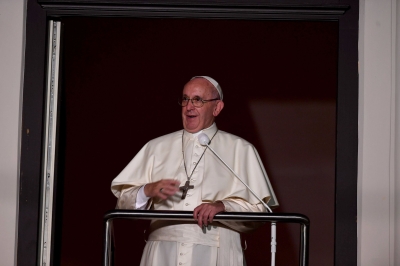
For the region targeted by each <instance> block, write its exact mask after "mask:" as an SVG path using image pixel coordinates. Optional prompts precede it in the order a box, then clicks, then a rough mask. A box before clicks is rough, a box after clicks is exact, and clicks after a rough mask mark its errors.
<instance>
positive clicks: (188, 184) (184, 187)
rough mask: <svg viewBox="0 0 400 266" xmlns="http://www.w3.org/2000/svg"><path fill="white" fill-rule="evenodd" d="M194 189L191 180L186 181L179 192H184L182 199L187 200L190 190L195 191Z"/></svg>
mask: <svg viewBox="0 0 400 266" xmlns="http://www.w3.org/2000/svg"><path fill="white" fill-rule="evenodd" d="M193 188H194V186H193V185H192V186H191V185H190V181H189V180H188V181H186V183H185V185H184V186H181V187H179V190H182V191H183V192H182V199H185V198H186V194H187V192H188V190H189V189H193Z"/></svg>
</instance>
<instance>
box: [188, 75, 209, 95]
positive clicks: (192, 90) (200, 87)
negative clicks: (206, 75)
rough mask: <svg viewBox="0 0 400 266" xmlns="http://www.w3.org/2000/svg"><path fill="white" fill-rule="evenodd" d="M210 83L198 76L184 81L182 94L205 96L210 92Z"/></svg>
mask: <svg viewBox="0 0 400 266" xmlns="http://www.w3.org/2000/svg"><path fill="white" fill-rule="evenodd" d="M211 86H212V85H211V84H209V82H208V81H207V80H205V79H202V78H198V79H194V80H191V81H189V82H188V83H186V85H185V87H184V88H183V92H182V94H184V95H188V96H196V95H197V96H205V95H211V94H212V89H213V88H212V87H211Z"/></svg>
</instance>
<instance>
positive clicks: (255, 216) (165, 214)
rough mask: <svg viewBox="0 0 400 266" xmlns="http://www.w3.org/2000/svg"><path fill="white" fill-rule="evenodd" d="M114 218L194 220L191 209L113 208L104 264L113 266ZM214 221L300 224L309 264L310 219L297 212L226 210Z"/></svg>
mask: <svg viewBox="0 0 400 266" xmlns="http://www.w3.org/2000/svg"><path fill="white" fill-rule="evenodd" d="M114 219H142V220H180V221H193V212H190V211H148V210H113V211H109V212H107V213H106V214H105V216H104V256H103V265H104V266H111V265H112V260H113V257H114V256H113V254H112V253H113V250H112V248H111V245H112V242H113V239H112V237H113V235H112V223H113V220H114ZM213 220H214V221H238V222H275V223H297V224H300V262H299V265H300V266H307V265H308V252H309V248H308V245H309V243H308V242H309V231H310V220H309V219H308V217H307V216H305V215H302V214H297V213H260V212H224V213H219V214H217V215H215V217H214V219H213Z"/></svg>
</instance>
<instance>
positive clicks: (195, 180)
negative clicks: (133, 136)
mask: <svg viewBox="0 0 400 266" xmlns="http://www.w3.org/2000/svg"><path fill="white" fill-rule="evenodd" d="M179 103H180V105H181V106H182V122H183V128H184V130H181V131H177V132H174V133H171V134H168V135H165V136H162V137H159V138H156V139H154V140H151V141H150V142H148V143H147V144H146V145H145V146H144V147H143V148H142V149H141V150H140V151H139V153H138V154H137V155H136V156H135V157H134V158H133V160H132V161H131V162H130V163H129V164H128V166H126V168H125V169H124V170H123V171H122V172H121V173H120V174H119V175H118V176H117V177H116V178H115V179H114V181H113V182H112V185H111V189H112V191H113V193H114V194H115V195H116V196H117V197H118V203H117V207H118V208H121V209H149V208H152V209H155V210H182V211H193V218H194V221H193V222H179V221H152V223H151V226H150V231H151V233H150V235H149V239H148V241H147V244H146V247H145V249H144V252H143V256H142V261H141V265H154V266H156V265H157V266H158V265H191V266H197V265H199V266H200V265H201V266H204V265H218V266H226V265H238V266H239V265H243V261H244V258H243V253H242V249H241V245H240V235H239V233H238V232H237V231H240V232H242V231H247V230H250V229H251V228H249V227H248V224H245V223H236V222H223V223H222V222H221V223H216V222H213V218H214V215H215V214H217V213H220V212H224V211H237V212H249V211H250V212H263V211H265V208H264V207H263V205H262V204H261V203H260V202H259V201H258V200H257V198H256V197H254V196H253V195H252V194H251V193H250V192H249V191H248V189H247V188H246V187H245V186H244V185H243V184H242V183H240V181H238V180H237V179H236V177H235V176H234V175H233V174H232V173H231V172H230V171H229V170H228V169H227V168H226V166H224V165H223V163H222V162H221V161H220V160H219V159H218V158H217V157H216V156H215V155H214V154H212V153H211V151H209V149H208V148H206V147H204V146H202V145H200V143H199V141H198V139H197V136H198V135H199V134H200V133H205V134H207V136H208V137H209V138H210V139H211V142H210V144H209V145H210V147H212V148H213V149H214V150H215V151H216V152H217V153H218V154H220V156H221V157H222V158H223V159H224V160H225V161H226V162H227V164H228V165H229V166H230V167H232V168H233V170H234V171H235V172H236V173H237V174H238V175H239V176H240V177H241V178H242V179H243V180H244V181H245V182H246V183H247V184H248V185H249V186H250V187H251V188H252V189H253V190H254V191H255V193H256V194H257V195H258V196H259V197H260V198H261V199H263V200H264V201H265V202H268V201H269V200H270V199H271V196H272V201H273V203H272V205H275V206H276V205H277V201H276V199H275V198H274V196H275V195H274V194H273V191H272V188H271V187H270V184H269V181H268V177H267V175H266V173H265V170H264V167H263V165H262V163H261V160H260V158H259V156H258V153H257V151H256V150H255V148H254V147H253V146H252V145H251V144H250V143H248V142H247V141H245V140H243V139H241V138H239V137H237V136H234V135H232V134H229V133H226V132H223V131H220V130H218V129H217V126H216V124H215V123H214V121H215V118H216V117H217V116H218V115H219V114H220V112H221V111H222V109H223V108H224V102H223V94H222V90H221V87H220V86H219V85H218V83H217V82H216V81H215V80H214V79H212V78H210V77H206V76H196V77H194V78H192V79H191V80H190V81H189V82H188V83H187V84H186V85H185V86H184V89H183V94H182V99H181V100H180V102H179ZM232 229H234V230H235V231H234V230H232Z"/></svg>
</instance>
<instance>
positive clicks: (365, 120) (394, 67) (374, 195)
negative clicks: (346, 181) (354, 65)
mask: <svg viewBox="0 0 400 266" xmlns="http://www.w3.org/2000/svg"><path fill="white" fill-rule="evenodd" d="M399 4H400V1H396V0H382V1H381V0H379V1H378V0H369V1H360V24H359V26H360V28H359V33H360V34H359V40H360V41H359V59H360V65H359V67H360V69H359V71H360V96H359V103H360V104H359V111H360V112H359V172H358V221H359V223H358V265H363V266H368V265H371V266H372V265H400V255H399V252H398V250H399V249H400V246H399V243H398V242H399V240H400V234H399V230H400V219H399V215H400V211H399V206H400V200H399V195H398V194H399V192H400V187H399V185H400V184H399V181H400V176H399V172H400V171H399V161H400V156H399V148H400V146H399V140H400V130H399V128H400V123H399V116H400V114H399V105H400V100H399V85H400V84H399V77H398V76H399V69H400V68H399V67H400V64H399V63H400V56H399V46H400V42H399V35H400V34H399V30H400V24H399V23H400V21H399V20H400V19H399ZM396 194H397V195H396ZM396 251H397V252H396Z"/></svg>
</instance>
